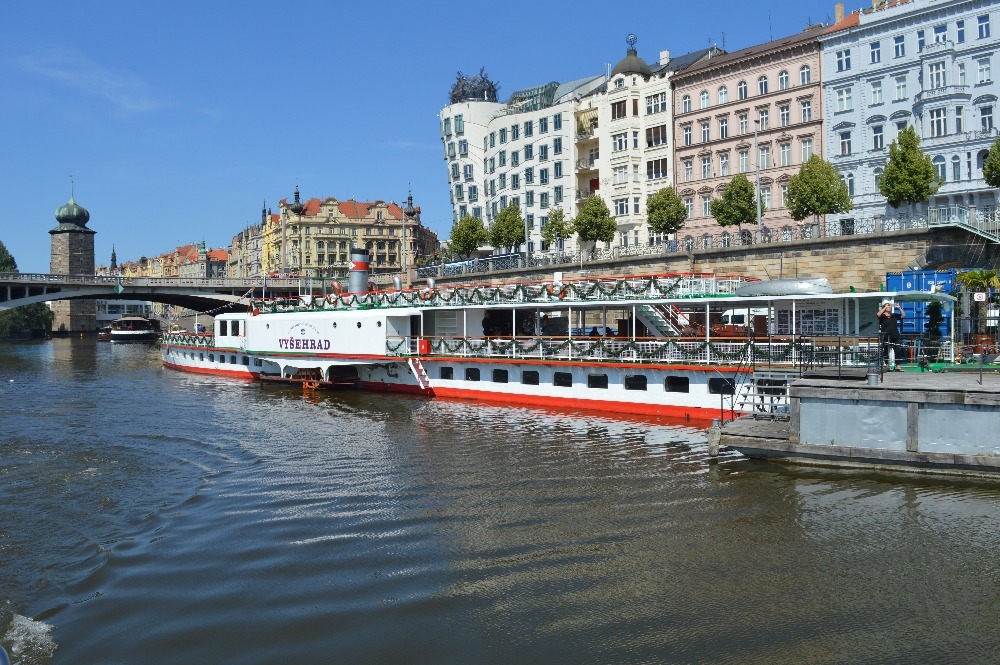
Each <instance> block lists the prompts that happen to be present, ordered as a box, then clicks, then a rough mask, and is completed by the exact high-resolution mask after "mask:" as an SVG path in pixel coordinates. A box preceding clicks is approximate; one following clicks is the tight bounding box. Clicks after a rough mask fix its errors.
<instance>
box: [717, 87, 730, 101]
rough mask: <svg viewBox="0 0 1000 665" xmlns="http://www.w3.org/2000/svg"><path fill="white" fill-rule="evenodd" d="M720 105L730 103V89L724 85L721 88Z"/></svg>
mask: <svg viewBox="0 0 1000 665" xmlns="http://www.w3.org/2000/svg"><path fill="white" fill-rule="evenodd" d="M719 103H720V104H727V103H729V88H727V87H726V86H724V85H721V86H719Z"/></svg>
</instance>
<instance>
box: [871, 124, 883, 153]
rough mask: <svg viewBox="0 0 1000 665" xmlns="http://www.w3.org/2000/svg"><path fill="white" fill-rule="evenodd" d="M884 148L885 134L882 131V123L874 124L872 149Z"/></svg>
mask: <svg viewBox="0 0 1000 665" xmlns="http://www.w3.org/2000/svg"><path fill="white" fill-rule="evenodd" d="M883 148H885V136H884V134H883V133H882V125H872V150H882V149H883Z"/></svg>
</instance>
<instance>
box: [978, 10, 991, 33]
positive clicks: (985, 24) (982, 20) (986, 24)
mask: <svg viewBox="0 0 1000 665" xmlns="http://www.w3.org/2000/svg"><path fill="white" fill-rule="evenodd" d="M976 22H977V23H978V24H979V38H980V39H988V38H989V36H990V15H989V14H984V15H983V16H980V17H978V18H977V19H976Z"/></svg>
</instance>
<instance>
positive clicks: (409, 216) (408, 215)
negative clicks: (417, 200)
mask: <svg viewBox="0 0 1000 665" xmlns="http://www.w3.org/2000/svg"><path fill="white" fill-rule="evenodd" d="M416 215H417V211H416V210H415V209H414V208H413V190H412V189H411V190H410V193H409V194H408V195H407V197H406V207H405V208H403V222H402V223H403V240H402V244H401V245H400V247H401V250H400V251H401V252H402V254H403V284H404V285H406V286H408V285H409V283H410V278H409V274H408V273H407V272H406V220H410V222H411V223H412V222H413V218H414V217H416Z"/></svg>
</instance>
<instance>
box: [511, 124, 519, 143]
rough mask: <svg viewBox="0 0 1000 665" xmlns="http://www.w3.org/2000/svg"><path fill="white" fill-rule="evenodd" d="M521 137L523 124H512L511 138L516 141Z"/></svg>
mask: <svg viewBox="0 0 1000 665" xmlns="http://www.w3.org/2000/svg"><path fill="white" fill-rule="evenodd" d="M519 138H521V125H511V126H510V140H511V141H516V140H518V139H519Z"/></svg>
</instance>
